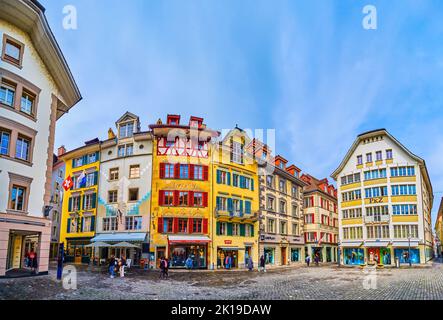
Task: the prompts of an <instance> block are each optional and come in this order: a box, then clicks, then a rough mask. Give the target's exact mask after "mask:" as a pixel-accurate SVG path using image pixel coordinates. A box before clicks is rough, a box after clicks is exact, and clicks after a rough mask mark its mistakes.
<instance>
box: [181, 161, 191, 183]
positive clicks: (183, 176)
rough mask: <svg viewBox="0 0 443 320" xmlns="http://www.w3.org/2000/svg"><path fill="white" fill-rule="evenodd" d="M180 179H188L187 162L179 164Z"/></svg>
mask: <svg viewBox="0 0 443 320" xmlns="http://www.w3.org/2000/svg"><path fill="white" fill-rule="evenodd" d="M180 179H189V166H188V165H187V164H181V165H180Z"/></svg>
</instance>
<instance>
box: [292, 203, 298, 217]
mask: <svg viewBox="0 0 443 320" xmlns="http://www.w3.org/2000/svg"><path fill="white" fill-rule="evenodd" d="M292 216H294V217H298V206H297V205H296V204H293V205H292Z"/></svg>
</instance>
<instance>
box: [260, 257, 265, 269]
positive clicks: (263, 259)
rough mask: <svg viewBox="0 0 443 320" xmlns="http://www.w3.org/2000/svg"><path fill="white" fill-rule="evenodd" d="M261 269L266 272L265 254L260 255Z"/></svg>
mask: <svg viewBox="0 0 443 320" xmlns="http://www.w3.org/2000/svg"><path fill="white" fill-rule="evenodd" d="M260 271H263V272H266V260H265V256H264V255H262V256H261V257H260Z"/></svg>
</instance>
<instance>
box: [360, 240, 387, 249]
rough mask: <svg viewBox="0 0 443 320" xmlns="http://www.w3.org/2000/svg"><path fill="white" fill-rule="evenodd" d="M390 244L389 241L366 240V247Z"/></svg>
mask: <svg viewBox="0 0 443 320" xmlns="http://www.w3.org/2000/svg"><path fill="white" fill-rule="evenodd" d="M388 245H389V241H366V242H365V247H375V248H379V247H387V246H388Z"/></svg>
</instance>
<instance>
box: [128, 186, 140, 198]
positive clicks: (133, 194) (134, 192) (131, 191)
mask: <svg viewBox="0 0 443 320" xmlns="http://www.w3.org/2000/svg"><path fill="white" fill-rule="evenodd" d="M137 200H138V188H131V189H129V199H128V201H137Z"/></svg>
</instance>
